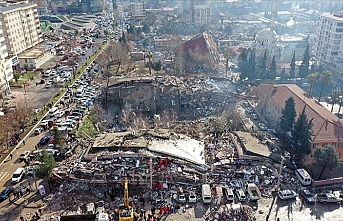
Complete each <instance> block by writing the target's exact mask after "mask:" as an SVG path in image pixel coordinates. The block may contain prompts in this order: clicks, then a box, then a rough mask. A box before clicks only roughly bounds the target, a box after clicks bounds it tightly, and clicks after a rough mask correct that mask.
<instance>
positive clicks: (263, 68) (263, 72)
mask: <svg viewBox="0 0 343 221" xmlns="http://www.w3.org/2000/svg"><path fill="white" fill-rule="evenodd" d="M260 76H261V79H264V80H265V79H267V50H265V51H264V55H263V59H262V62H261V73H260Z"/></svg>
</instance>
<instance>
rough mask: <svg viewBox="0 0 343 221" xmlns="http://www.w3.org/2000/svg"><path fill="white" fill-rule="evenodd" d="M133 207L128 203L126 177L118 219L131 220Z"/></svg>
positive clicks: (132, 218) (122, 220)
mask: <svg viewBox="0 0 343 221" xmlns="http://www.w3.org/2000/svg"><path fill="white" fill-rule="evenodd" d="M133 220H134V213H133V208H132V207H131V206H130V205H129V182H128V180H127V178H126V179H125V181H124V198H123V203H121V204H120V205H119V221H133Z"/></svg>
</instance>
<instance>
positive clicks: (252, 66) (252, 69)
mask: <svg viewBox="0 0 343 221" xmlns="http://www.w3.org/2000/svg"><path fill="white" fill-rule="evenodd" d="M248 78H249V82H250V84H251V81H252V80H255V79H256V54H255V52H252V53H250V57H249V73H248Z"/></svg>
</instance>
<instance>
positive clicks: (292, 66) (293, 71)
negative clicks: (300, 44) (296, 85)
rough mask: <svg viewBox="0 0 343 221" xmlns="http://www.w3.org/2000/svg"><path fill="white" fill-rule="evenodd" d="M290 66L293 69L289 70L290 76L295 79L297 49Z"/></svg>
mask: <svg viewBox="0 0 343 221" xmlns="http://www.w3.org/2000/svg"><path fill="white" fill-rule="evenodd" d="M290 66H291V69H290V70H289V77H290V78H291V79H293V78H294V77H295V51H294V52H293V57H292V61H291V64H290Z"/></svg>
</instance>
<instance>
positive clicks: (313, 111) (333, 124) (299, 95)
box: [259, 84, 343, 144]
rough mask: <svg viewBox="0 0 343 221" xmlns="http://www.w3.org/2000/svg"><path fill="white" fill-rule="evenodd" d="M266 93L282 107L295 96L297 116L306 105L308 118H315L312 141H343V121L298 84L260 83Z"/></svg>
mask: <svg viewBox="0 0 343 221" xmlns="http://www.w3.org/2000/svg"><path fill="white" fill-rule="evenodd" d="M259 87H263V90H264V91H265V92H266V94H269V97H270V98H271V99H272V100H273V102H274V103H275V104H276V106H278V107H279V108H280V109H282V108H284V107H285V102H286V100H287V99H288V98H290V97H293V99H294V102H295V110H296V112H297V116H299V114H300V112H301V111H302V110H303V108H304V107H305V108H306V109H305V112H306V114H307V118H308V119H312V118H313V127H312V130H313V136H312V143H314V144H315V143H330V142H343V122H342V121H340V119H339V118H338V117H337V116H336V115H334V114H333V113H331V112H330V111H328V110H327V109H326V108H325V107H323V106H322V105H321V104H319V103H318V102H317V101H316V100H315V99H314V98H312V97H308V95H307V94H306V92H305V91H303V90H302V89H301V88H300V87H298V86H297V85H296V84H284V85H277V87H276V88H274V85H260V86H259Z"/></svg>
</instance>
